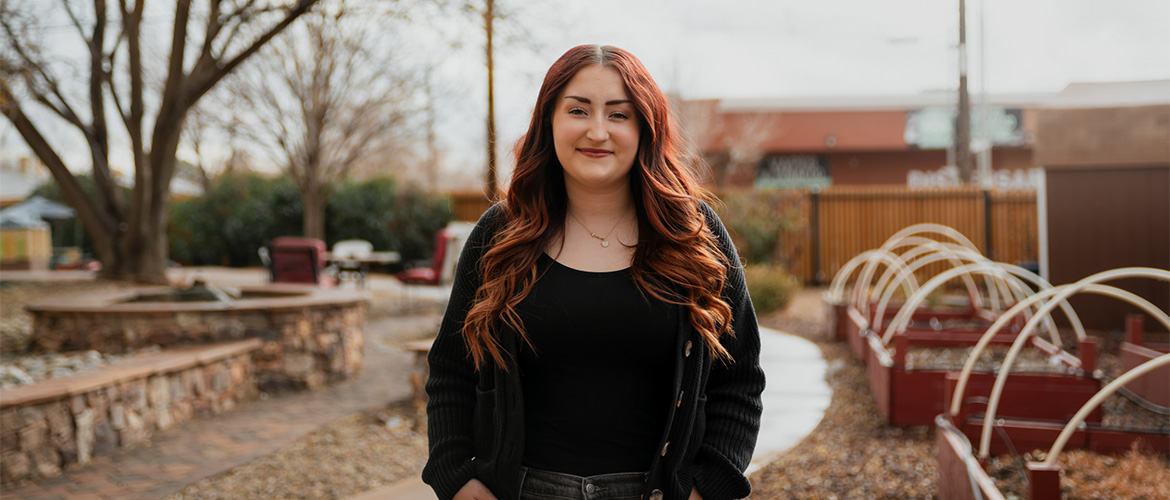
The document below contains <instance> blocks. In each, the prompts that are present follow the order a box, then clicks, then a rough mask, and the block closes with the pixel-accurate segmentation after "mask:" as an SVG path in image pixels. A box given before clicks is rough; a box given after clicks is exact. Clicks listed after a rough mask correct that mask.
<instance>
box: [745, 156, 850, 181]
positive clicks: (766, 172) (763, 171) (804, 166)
mask: <svg viewBox="0 0 1170 500" xmlns="http://www.w3.org/2000/svg"><path fill="white" fill-rule="evenodd" d="M832 183H833V181H832V179H831V178H829V158H828V157H826V156H824V155H768V156H765V157H764V158H763V159H761V160H760V166H759V168H758V169H756V187H757V188H773V189H812V188H824V187H828V186H829V185H830V184H832Z"/></svg>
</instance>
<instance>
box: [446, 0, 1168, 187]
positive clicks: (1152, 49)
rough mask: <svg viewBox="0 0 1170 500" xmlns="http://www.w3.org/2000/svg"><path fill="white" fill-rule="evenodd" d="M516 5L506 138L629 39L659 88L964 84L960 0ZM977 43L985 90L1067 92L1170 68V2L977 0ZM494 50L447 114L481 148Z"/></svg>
mask: <svg viewBox="0 0 1170 500" xmlns="http://www.w3.org/2000/svg"><path fill="white" fill-rule="evenodd" d="M505 1H506V0H497V2H505ZM511 3H513V4H520V3H523V4H524V5H523V6H522V7H519V9H522V10H521V11H520V14H519V16H518V17H519V18H521V19H523V20H529V22H528V23H527V24H528V25H529V26H530V28H529V30H530V31H531V34H532V38H533V39H534V41H535V42H536V43H538V44H539V45H538V48H537V49H535V50H532V49H529V48H526V47H525V46H518V45H516V44H511V45H509V44H505V45H503V46H502V47H500V48H498V49H497V52H496V53H497V63H496V68H497V69H496V116H497V127H498V130H499V137H500V142H501V144H504V145H510V144H511V143H512V142H513V141H514V140H515V139H516V138H517V137H519V135H520V134H522V133H523V132H524V129H525V127H526V126H527V123H528V118H529V115H530V113H531V109H532V105H533V102H534V101H535V96H536V93H537V91H538V90H539V87H540V81H541V79H542V78H543V76H544V72H545V71H546V70H547V68H548V66H549V65H551V63H552V62H553V61H554V60H555V59H556V58H557V57H558V56H560V54H561V53H563V52H564V51H565V50H567V49H568V48H569V47H572V46H574V45H578V44H583V43H600V44H608V45H616V46H618V47H621V48H624V49H626V50H629V51H630V52H632V53H634V54H635V55H636V56H638V58H639V59H641V60H642V62H643V64H645V65H646V67H647V68H648V69H649V70H650V72H651V74H652V75H653V76H654V77H655V79H656V80H657V81H658V83H659V85H660V86H662V87H663V88H664V89H665V90H667V91H669V92H674V93H677V94H679V95H681V96H682V97H684V98H687V99H694V98H734V97H791V96H802V95H873V94H915V93H919V92H922V91H926V90H939V89H955V88H957V87H958V79H959V69H958V60H959V58H958V50H957V45H958V38H959V27H958V24H959V23H958V17H959V13H958V0H951V1H939V0H882V1H872V0H822V1H813V2H809V1H799V2H798V1H792V0H724V1H705V0H641V1H631V0H591V1H589V2H558V4H559V5H555V6H550V5H548V2H541V5H540V6H536V5H534V3H531V2H519V1H514V2H511ZM981 9H986V12H985V14H983V15H981V12H980V11H981ZM981 21H982V24H983V26H982V31H983V32H984V33H986V40H985V41H983V40H981V36H980V35H981V29H980V23H981ZM500 29H504V30H506V29H507V28H506V27H503V28H500ZM471 35H474V36H478V37H482V34H481V33H478V32H476V33H471ZM468 41H469V42H471V43H479V42H478V40H474V42H473V39H472V38H469V39H468ZM981 42H985V43H981ZM967 44H968V49H967V56H968V61H969V70H968V73H969V74H968V76H969V82H968V83H969V85H970V87H969V88H970V89H971V91H972V92H978V91H980V90H981V89H982V88H983V86H982V85H983V83H982V82H984V81H985V82H986V88H987V91H988V92H991V93H1007V92H1052V93H1055V92H1059V91H1060V90H1061V89H1063V88H1064V87H1065V86H1066V85H1067V84H1069V83H1071V82H1086V81H1126V80H1151V79H1170V1H1167V0H1117V1H1113V2H1102V1H1098V0H1092V1H1090V0H982V1H980V0H968V2H967ZM469 48H470V47H469ZM981 49H985V50H986V53H985V54H983V53H982V50H981ZM481 54H482V52H481V51H480V50H479V47H478V46H476V47H474V50H467V49H465V50H463V51H462V53H461V54H459V55H458V56H457V57H452V58H450V59H449V60H448V61H447V63H446V68H447V70H448V75H449V76H451V77H456V76H457V75H461V77H462V78H463V79H464V80H463V81H464V82H465V83H463V85H466V88H467V89H468V92H467V93H466V94H464V96H465V98H467V99H472V98H474V99H476V100H474V101H472V102H470V103H469V104H468V105H467V107H462V106H461V107H462V109H463V110H464V112H463V113H459V115H460V116H464V117H466V118H467V119H466V120H461V121H460V120H456V122H457V123H459V124H461V126H460V125H455V124H453V123H452V122H450V121H449V122H448V126H449V127H452V132H451V134H452V135H451V136H448V137H449V138H451V137H455V136H462V137H466V138H467V140H468V142H475V143H476V144H475V148H479V149H481V150H482V148H483V146H482V144H483V132H482V130H483V119H482V118H481V117H482V116H484V113H485V112H486V111H484V110H485V109H486V105H484V104H483V101H484V100H485V97H484V96H485V95H486V84H485V83H484V80H485V78H486V77H485V76H484V75H485V72H484V70H483V66H482V65H481V64H477V63H479V62H480V61H481V60H482V59H481V58H482V55H481ZM981 59H982V60H985V61H986V70H984V68H983V65H982V64H981ZM1167 99H1168V100H1170V96H1167ZM473 110H474V111H473ZM452 125H455V126H452ZM456 128H458V129H463V130H462V131H461V132H458V133H457V132H456V131H455V130H454V129H456ZM475 148H464V149H466V150H468V152H469V153H468V156H466V159H465V161H466V163H467V164H468V165H469V166H471V167H472V168H476V167H477V168H476V171H477V172H479V171H482V170H483V165H484V159H483V158H484V156H483V154H482V153H480V152H478V151H474V149H475ZM510 163H511V162H510V159H501V164H510Z"/></svg>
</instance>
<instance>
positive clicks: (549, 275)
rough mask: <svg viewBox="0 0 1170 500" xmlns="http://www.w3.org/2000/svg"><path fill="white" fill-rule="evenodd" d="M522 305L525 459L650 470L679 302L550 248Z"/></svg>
mask: <svg viewBox="0 0 1170 500" xmlns="http://www.w3.org/2000/svg"><path fill="white" fill-rule="evenodd" d="M538 267H539V269H538V270H539V272H541V273H542V274H541V277H540V279H539V280H538V281H537V282H536V284H535V285H534V286H533V288H532V291H531V293H529V294H528V296H527V297H526V298H525V299H524V300H523V301H522V302H521V303H520V304H519V306H518V307H517V312H518V313H519V315H520V318H521V319H522V320H523V322H524V327H525V330H526V332H527V334H528V338H529V339H530V340H531V341H532V344H533V346H534V347H535V352H534V351H533V350H532V349H529V348H528V347H527V346H524V347H523V348H522V349H521V353H520V375H521V377H520V379H521V383H522V385H523V390H524V417H525V421H524V428H525V441H524V465H526V466H528V467H532V468H536V469H543V470H549V471H555V472H562V473H566V474H575V475H578V476H592V475H597V474H609V473H615V472H646V471H647V470H648V469H649V468H650V463H651V461H652V459H653V457H654V456H655V452H656V451H657V447H658V442H659V440H660V439H661V437H662V433H663V431H664V430H665V427H666V418H667V414H668V412H669V409H670V405H671V404H673V403H674V397H673V395H672V394H670V392H671V386H670V384H671V380H672V379H673V375H674V365H673V356H672V354H673V352H674V350H675V349H674V345H675V341H676V339H675V337H676V334H677V328H678V322H677V314H678V313H677V311H676V308H675V307H673V306H671V305H670V304H667V303H664V302H662V301H660V300H657V299H655V298H654V297H653V296H651V295H649V294H645V295H643V294H642V293H641V292H640V291H639V290H638V288H637V286H636V285H635V284H634V280H633V278H632V277H631V275H630V271H629V269H625V270H621V271H613V272H587V271H579V270H576V269H572V268H569V267H566V266H564V265H562V264H560V263H558V262H556V261H555V260H553V259H552V258H551V257H549V256H548V255H542V256H541V259H540V261H539V264H538Z"/></svg>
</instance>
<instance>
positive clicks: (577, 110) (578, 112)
mask: <svg viewBox="0 0 1170 500" xmlns="http://www.w3.org/2000/svg"><path fill="white" fill-rule="evenodd" d="M569 114H570V115H585V114H586V113H585V110H584V109H583V108H571V109H569Z"/></svg>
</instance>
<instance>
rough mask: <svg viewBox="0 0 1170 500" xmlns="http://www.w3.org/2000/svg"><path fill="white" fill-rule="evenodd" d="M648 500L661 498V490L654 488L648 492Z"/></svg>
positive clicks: (659, 499)
mask: <svg viewBox="0 0 1170 500" xmlns="http://www.w3.org/2000/svg"><path fill="white" fill-rule="evenodd" d="M650 500H662V490H659V489H655V490H654V491H651V492H650Z"/></svg>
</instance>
